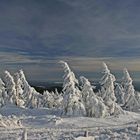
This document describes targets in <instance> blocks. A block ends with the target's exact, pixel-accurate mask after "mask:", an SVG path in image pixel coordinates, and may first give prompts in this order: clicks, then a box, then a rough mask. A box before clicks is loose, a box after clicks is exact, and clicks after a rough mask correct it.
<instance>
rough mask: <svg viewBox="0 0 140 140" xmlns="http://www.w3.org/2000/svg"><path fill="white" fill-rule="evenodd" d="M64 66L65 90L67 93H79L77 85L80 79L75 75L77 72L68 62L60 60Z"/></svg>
mask: <svg viewBox="0 0 140 140" xmlns="http://www.w3.org/2000/svg"><path fill="white" fill-rule="evenodd" d="M60 63H61V64H62V66H63V68H64V73H65V74H64V76H63V78H64V82H63V92H64V93H65V94H79V93H78V92H79V90H78V88H77V87H76V85H78V80H77V79H76V77H75V74H74V73H73V72H72V71H71V69H70V67H69V66H68V64H67V63H66V62H64V61H60Z"/></svg>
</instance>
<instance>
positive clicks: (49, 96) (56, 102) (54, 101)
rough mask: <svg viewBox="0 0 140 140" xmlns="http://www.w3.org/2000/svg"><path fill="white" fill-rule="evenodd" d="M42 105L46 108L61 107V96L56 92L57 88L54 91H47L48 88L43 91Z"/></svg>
mask: <svg viewBox="0 0 140 140" xmlns="http://www.w3.org/2000/svg"><path fill="white" fill-rule="evenodd" d="M43 100H44V101H43V106H44V107H48V108H61V107H62V101H63V97H62V95H61V94H59V93H58V91H57V89H55V92H53V91H52V92H49V91H48V90H46V91H44V93H43Z"/></svg>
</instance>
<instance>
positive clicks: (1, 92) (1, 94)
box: [0, 78, 7, 107]
mask: <svg viewBox="0 0 140 140" xmlns="http://www.w3.org/2000/svg"><path fill="white" fill-rule="evenodd" d="M6 98H7V93H6V91H5V83H4V82H3V81H2V79H1V78H0V107H2V106H4V105H5V104H6Z"/></svg>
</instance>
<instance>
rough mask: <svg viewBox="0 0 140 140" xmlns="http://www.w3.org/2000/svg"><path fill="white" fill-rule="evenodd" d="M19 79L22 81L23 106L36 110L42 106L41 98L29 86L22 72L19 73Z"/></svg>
mask: <svg viewBox="0 0 140 140" xmlns="http://www.w3.org/2000/svg"><path fill="white" fill-rule="evenodd" d="M19 77H20V79H21V81H22V89H23V94H22V98H24V102H25V103H24V106H25V107H29V108H38V107H40V106H42V98H43V96H42V95H41V94H40V93H38V92H37V91H36V90H35V89H34V88H33V87H31V86H30V85H29V83H28V82H27V80H26V78H25V75H24V72H23V70H20V71H19Z"/></svg>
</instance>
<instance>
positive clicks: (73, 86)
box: [60, 61, 86, 116]
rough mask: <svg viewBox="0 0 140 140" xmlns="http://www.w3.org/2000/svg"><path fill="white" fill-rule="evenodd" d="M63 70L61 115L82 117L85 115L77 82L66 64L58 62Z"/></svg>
mask: <svg viewBox="0 0 140 140" xmlns="http://www.w3.org/2000/svg"><path fill="white" fill-rule="evenodd" d="M60 63H61V64H62V65H63V68H64V73H65V74H64V77H63V78H64V82H63V93H64V95H63V114H64V115H67V116H84V115H86V111H85V107H84V104H83V101H82V96H81V93H80V90H79V88H78V86H77V85H78V80H77V79H76V77H75V75H74V73H73V72H72V71H71V69H70V67H69V66H68V64H67V63H66V62H64V61H60Z"/></svg>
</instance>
